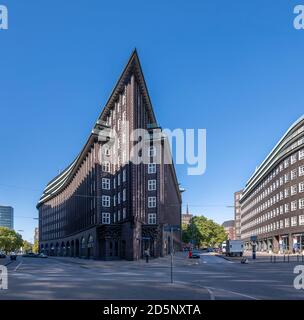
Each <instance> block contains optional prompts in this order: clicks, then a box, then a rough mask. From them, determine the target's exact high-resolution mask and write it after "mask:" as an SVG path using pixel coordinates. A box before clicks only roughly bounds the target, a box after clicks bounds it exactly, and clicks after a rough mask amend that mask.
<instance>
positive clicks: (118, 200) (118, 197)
mask: <svg viewBox="0 0 304 320" xmlns="http://www.w3.org/2000/svg"><path fill="white" fill-rule="evenodd" d="M117 202H118V204H120V192H118V195H117Z"/></svg>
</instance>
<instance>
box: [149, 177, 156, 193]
mask: <svg viewBox="0 0 304 320" xmlns="http://www.w3.org/2000/svg"><path fill="white" fill-rule="evenodd" d="M148 190H149V191H154V190H156V180H155V179H153V180H148Z"/></svg>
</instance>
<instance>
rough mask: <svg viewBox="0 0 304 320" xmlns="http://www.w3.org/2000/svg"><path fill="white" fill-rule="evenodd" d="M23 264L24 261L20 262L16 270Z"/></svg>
mask: <svg viewBox="0 0 304 320" xmlns="http://www.w3.org/2000/svg"><path fill="white" fill-rule="evenodd" d="M21 265H22V261H21V262H20V263H19V264H18V266H17V267H16V268H15V270H14V271H17V270H18V269H19V267H20V266H21Z"/></svg>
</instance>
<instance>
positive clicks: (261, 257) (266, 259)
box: [217, 251, 304, 263]
mask: <svg viewBox="0 0 304 320" xmlns="http://www.w3.org/2000/svg"><path fill="white" fill-rule="evenodd" d="M217 256H218V257H221V258H223V259H226V260H229V261H232V262H235V263H240V262H241V260H242V259H243V258H247V259H248V261H249V263H304V255H297V254H289V255H288V254H285V255H284V254H278V253H277V254H276V253H268V252H257V253H256V259H255V260H254V259H252V252H249V251H245V252H244V255H243V257H228V256H225V255H223V254H217Z"/></svg>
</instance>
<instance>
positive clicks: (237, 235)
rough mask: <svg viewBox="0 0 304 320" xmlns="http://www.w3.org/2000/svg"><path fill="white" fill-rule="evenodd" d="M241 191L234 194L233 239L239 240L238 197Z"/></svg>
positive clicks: (239, 217)
mask: <svg viewBox="0 0 304 320" xmlns="http://www.w3.org/2000/svg"><path fill="white" fill-rule="evenodd" d="M242 192H243V190H240V191H237V192H235V193H234V224H235V239H236V240H241V205H240V197H241V195H242Z"/></svg>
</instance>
